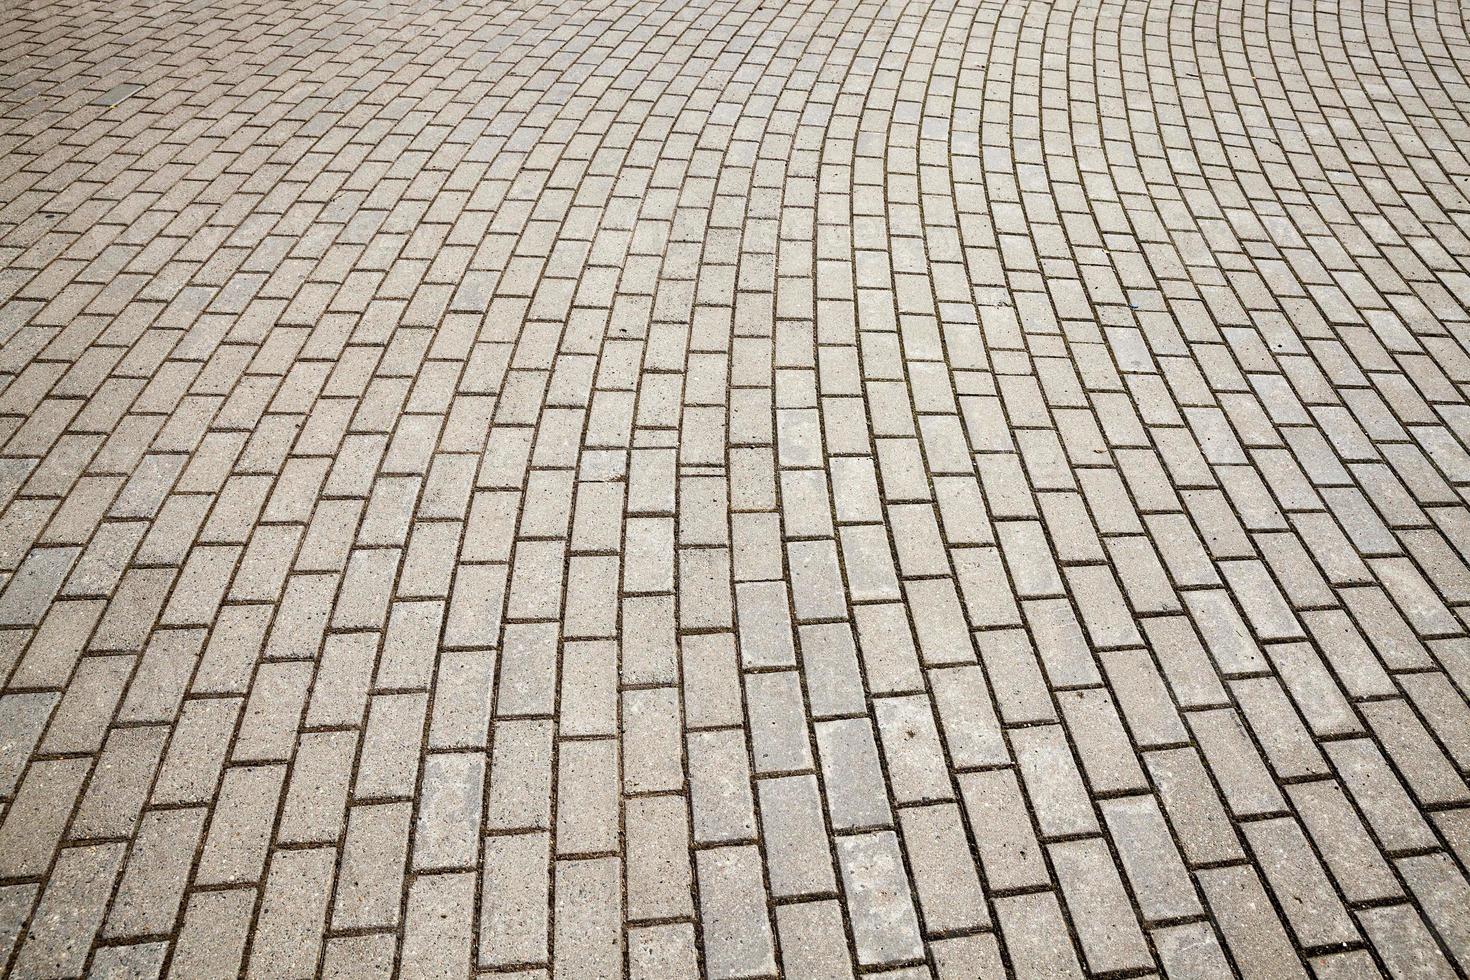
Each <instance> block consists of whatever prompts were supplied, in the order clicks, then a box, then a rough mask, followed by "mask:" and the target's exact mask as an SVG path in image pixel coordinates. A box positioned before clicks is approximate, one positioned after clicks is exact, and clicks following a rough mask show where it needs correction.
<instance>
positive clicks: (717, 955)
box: [697, 847, 776, 977]
mask: <svg viewBox="0 0 1470 980" xmlns="http://www.w3.org/2000/svg"><path fill="white" fill-rule="evenodd" d="M697 856H698V860H697V864H698V878H699V905H700V922H701V926H702V933H703V939H704V966H705V970H706V971H707V972H708V974H709V975H710V976H711V977H749V976H762V975H765V974H770V973H774V972H775V970H776V950H775V943H774V940H773V936H772V931H771V921H770V918H769V915H768V913H767V911H766V907H765V903H764V901H763V899H762V896H763V894H764V892H765V888H764V886H763V885H762V884H761V859H760V852H759V851H757V850H756V849H755V848H754V847H719V848H711V849H707V850H701V851H699V852H698V855H697Z"/></svg>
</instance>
